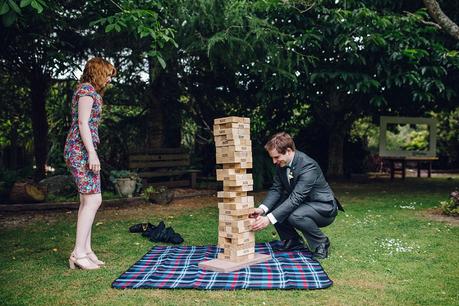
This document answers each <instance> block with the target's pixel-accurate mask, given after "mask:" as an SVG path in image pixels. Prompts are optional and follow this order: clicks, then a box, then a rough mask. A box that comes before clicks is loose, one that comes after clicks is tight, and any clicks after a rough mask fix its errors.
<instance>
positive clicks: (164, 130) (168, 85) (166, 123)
mask: <svg viewBox="0 0 459 306" xmlns="http://www.w3.org/2000/svg"><path fill="white" fill-rule="evenodd" d="M149 62H150V80H151V81H150V84H151V101H150V104H149V110H148V114H149V117H148V120H147V126H148V130H149V133H148V134H147V147H148V148H160V147H180V144H181V113H180V110H181V107H180V103H179V98H180V87H179V84H178V77H177V71H176V67H175V66H174V63H169V62H168V66H167V67H166V70H162V69H161V68H159V67H158V65H157V64H155V62H154V60H150V61H149Z"/></svg>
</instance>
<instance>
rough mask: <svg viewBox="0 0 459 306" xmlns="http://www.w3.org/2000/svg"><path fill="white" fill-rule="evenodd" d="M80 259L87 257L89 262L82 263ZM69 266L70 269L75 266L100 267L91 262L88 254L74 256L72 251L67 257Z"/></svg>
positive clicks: (94, 268) (93, 268)
mask: <svg viewBox="0 0 459 306" xmlns="http://www.w3.org/2000/svg"><path fill="white" fill-rule="evenodd" d="M82 259H88V261H89V263H90V264H89V265H88V264H83V263H82ZM69 267H70V269H72V270H73V269H75V268H76V267H78V268H80V269H81V270H96V269H99V268H100V267H99V266H98V265H97V264H95V263H93V262H92V261H91V259H90V258H89V257H88V256H81V257H76V256H75V254H73V253H72V255H70V257H69Z"/></svg>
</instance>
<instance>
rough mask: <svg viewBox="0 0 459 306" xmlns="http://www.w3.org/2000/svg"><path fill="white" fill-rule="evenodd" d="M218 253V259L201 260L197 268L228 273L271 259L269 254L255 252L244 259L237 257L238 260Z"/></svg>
mask: <svg viewBox="0 0 459 306" xmlns="http://www.w3.org/2000/svg"><path fill="white" fill-rule="evenodd" d="M220 254H222V255H220ZM220 254H218V259H212V260H208V261H201V262H200V263H199V264H198V266H199V268H200V269H203V270H209V271H215V272H224V273H228V272H233V271H237V270H240V269H242V268H245V267H248V266H250V265H254V264H258V263H260V262H264V261H267V260H270V259H271V255H266V254H259V253H255V254H250V255H249V256H247V258H246V259H242V257H239V260H238V261H230V260H227V259H226V258H224V257H225V255H224V254H223V253H220ZM220 257H223V258H220Z"/></svg>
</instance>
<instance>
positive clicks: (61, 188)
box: [39, 175, 77, 195]
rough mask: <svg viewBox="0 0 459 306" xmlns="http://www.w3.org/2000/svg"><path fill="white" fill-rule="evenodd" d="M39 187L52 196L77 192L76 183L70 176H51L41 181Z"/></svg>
mask: <svg viewBox="0 0 459 306" xmlns="http://www.w3.org/2000/svg"><path fill="white" fill-rule="evenodd" d="M39 185H40V187H42V188H45V189H46V190H47V191H48V194H52V195H70V194H74V193H76V192H77V190H76V186H75V182H74V180H73V178H72V177H71V176H69V175H55V176H51V177H48V178H45V179H43V180H41V181H40V182H39Z"/></svg>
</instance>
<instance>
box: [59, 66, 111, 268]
mask: <svg viewBox="0 0 459 306" xmlns="http://www.w3.org/2000/svg"><path fill="white" fill-rule="evenodd" d="M115 75H116V69H115V67H114V66H113V65H112V64H110V63H109V62H108V61H106V60H104V59H102V58H100V57H95V58H92V59H90V60H89V61H88V62H87V63H86V66H85V67H84V71H83V75H82V76H81V79H80V83H79V84H78V86H77V89H76V90H75V93H74V95H73V99H72V125H71V127H70V132H69V134H68V136H67V140H66V142H65V149H64V158H65V162H66V164H67V166H68V168H69V169H70V171H71V173H72V176H73V178H74V180H75V183H76V185H77V188H78V192H79V194H80V208H79V210H78V221H77V231H76V242H75V248H74V249H73V252H72V254H71V255H70V258H69V266H70V268H71V269H75V266H77V267H79V268H81V269H85V270H93V269H98V268H99V267H100V266H102V265H104V262H103V261H100V260H99V259H98V258H97V256H96V254H94V252H93V251H92V248H91V228H92V223H93V222H94V217H95V216H96V212H97V209H98V208H99V207H100V204H101V203H102V195H101V190H100V162H99V158H98V156H97V146H98V144H99V134H98V126H99V122H100V118H101V112H102V95H103V92H104V89H105V87H106V86H107V84H108V83H109V82H110V81H111V78H112V77H113V76H115Z"/></svg>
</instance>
